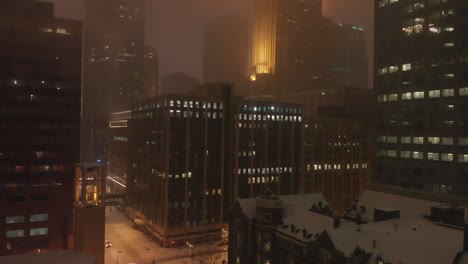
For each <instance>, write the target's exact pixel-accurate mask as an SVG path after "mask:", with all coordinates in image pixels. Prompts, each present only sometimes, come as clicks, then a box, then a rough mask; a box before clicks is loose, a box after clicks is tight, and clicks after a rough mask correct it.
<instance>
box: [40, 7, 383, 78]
mask: <svg viewBox="0 0 468 264" xmlns="http://www.w3.org/2000/svg"><path fill="white" fill-rule="evenodd" d="M48 1H52V2H55V3H56V15H57V16H59V17H66V18H73V19H82V18H83V13H84V6H83V5H84V4H83V0H48ZM96 1H99V0H96ZM147 2H148V8H147V9H148V10H147V23H146V37H147V38H146V42H147V44H150V45H152V46H154V47H155V48H156V49H157V50H158V51H159V53H160V67H161V72H160V74H161V76H163V75H165V74H167V73H171V72H176V71H182V72H186V73H188V74H191V75H194V76H196V77H200V76H201V72H202V69H201V61H202V52H201V50H202V49H201V45H202V28H203V25H204V24H205V23H206V22H207V21H209V19H210V18H212V17H216V16H219V15H222V14H225V13H238V14H243V15H245V16H249V15H250V14H251V12H252V7H251V3H252V0H147ZM373 2H374V0H324V14H325V15H327V16H330V17H332V18H333V20H335V21H338V20H340V21H343V22H346V23H352V24H355V25H358V26H362V27H364V28H365V29H366V31H367V36H366V38H367V44H368V54H372V50H371V48H372V47H371V44H372V39H373V35H372V32H373V28H372V20H373Z"/></svg>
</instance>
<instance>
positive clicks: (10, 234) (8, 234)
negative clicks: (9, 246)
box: [6, 229, 24, 238]
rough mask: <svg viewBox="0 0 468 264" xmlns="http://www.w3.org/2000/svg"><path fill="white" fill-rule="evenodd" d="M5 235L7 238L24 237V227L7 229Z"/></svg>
mask: <svg viewBox="0 0 468 264" xmlns="http://www.w3.org/2000/svg"><path fill="white" fill-rule="evenodd" d="M6 237H7V238H13V237H24V229H16V230H7V231H6Z"/></svg>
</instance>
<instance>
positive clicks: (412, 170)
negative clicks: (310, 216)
mask: <svg viewBox="0 0 468 264" xmlns="http://www.w3.org/2000/svg"><path fill="white" fill-rule="evenodd" d="M467 8H468V3H467V2H466V1H463V0H447V1H445V0H429V1H417V2H411V1H384V0H382V1H376V4H375V69H374V73H375V80H374V86H375V87H376V92H377V98H376V99H377V100H376V101H377V113H376V114H377V117H376V130H377V132H376V133H377V137H376V142H377V151H376V168H375V172H374V181H375V182H376V183H382V184H390V185H396V186H401V187H407V188H413V189H419V190H425V191H433V192H443V193H453V194H461V195H466V193H467V191H468V181H467V180H466V179H465V178H466V177H465V176H466V175H467V173H468V137H467V135H468V123H467V120H468V103H467V101H468V100H467V99H468V97H467V96H468V75H467V70H466V69H467V68H468V46H467V44H466V43H468V34H466V32H467V29H468V22H467V21H468V13H467V12H466V10H467Z"/></svg>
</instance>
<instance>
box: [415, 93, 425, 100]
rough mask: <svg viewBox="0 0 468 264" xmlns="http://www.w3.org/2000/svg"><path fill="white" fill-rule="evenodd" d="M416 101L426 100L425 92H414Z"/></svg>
mask: <svg viewBox="0 0 468 264" xmlns="http://www.w3.org/2000/svg"><path fill="white" fill-rule="evenodd" d="M413 97H414V99H424V92H413Z"/></svg>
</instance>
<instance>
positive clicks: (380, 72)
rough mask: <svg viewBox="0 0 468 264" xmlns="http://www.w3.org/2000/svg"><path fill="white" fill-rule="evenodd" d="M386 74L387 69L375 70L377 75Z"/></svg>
mask: <svg viewBox="0 0 468 264" xmlns="http://www.w3.org/2000/svg"><path fill="white" fill-rule="evenodd" d="M387 72H388V68H387V67H383V68H380V69H378V70H377V74H378V75H384V74H387ZM322 95H323V93H322Z"/></svg>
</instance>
